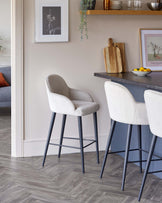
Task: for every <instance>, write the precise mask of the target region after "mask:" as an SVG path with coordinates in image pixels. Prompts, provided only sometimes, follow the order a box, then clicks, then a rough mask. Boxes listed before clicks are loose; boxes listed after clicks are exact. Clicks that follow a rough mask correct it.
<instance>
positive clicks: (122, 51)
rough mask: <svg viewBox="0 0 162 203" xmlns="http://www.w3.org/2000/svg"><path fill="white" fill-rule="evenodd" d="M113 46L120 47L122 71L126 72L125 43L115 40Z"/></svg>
mask: <svg viewBox="0 0 162 203" xmlns="http://www.w3.org/2000/svg"><path fill="white" fill-rule="evenodd" d="M114 46H115V47H118V48H119V49H120V52H121V57H122V68H123V70H122V72H126V60H125V43H122V42H115V43H114Z"/></svg>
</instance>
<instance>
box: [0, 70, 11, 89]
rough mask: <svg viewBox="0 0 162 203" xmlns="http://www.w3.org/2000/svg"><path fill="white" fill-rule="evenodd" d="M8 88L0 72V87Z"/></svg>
mask: <svg viewBox="0 0 162 203" xmlns="http://www.w3.org/2000/svg"><path fill="white" fill-rule="evenodd" d="M6 86H10V85H9V84H8V82H7V81H6V79H5V78H4V76H3V73H1V72H0V87H6Z"/></svg>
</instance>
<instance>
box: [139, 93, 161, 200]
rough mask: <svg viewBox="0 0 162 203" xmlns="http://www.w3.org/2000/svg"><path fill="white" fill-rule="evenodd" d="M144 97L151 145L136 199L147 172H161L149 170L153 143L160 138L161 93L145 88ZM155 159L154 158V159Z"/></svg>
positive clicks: (141, 190) (141, 191) (153, 147)
mask: <svg viewBox="0 0 162 203" xmlns="http://www.w3.org/2000/svg"><path fill="white" fill-rule="evenodd" d="M144 98H145V103H146V109H147V115H148V120H149V125H150V130H151V132H152V134H153V138H152V142H151V147H150V150H149V155H148V158H147V163H146V169H145V172H144V175H143V180H142V184H141V188H140V192H139V196H138V201H140V199H141V196H142V193H143V188H144V185H145V181H146V178H147V174H150V173H158V172H162V170H159V171H149V167H150V163H151V161H152V160H153V159H152V155H153V153H154V149H155V145H156V141H157V138H158V137H159V138H162V119H161V115H162V93H160V92H157V91H153V90H146V91H145V93H144ZM159 160H162V159H156V161H159ZM154 161H155V160H154Z"/></svg>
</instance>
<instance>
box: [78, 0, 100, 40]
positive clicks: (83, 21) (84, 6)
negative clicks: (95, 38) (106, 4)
mask: <svg viewBox="0 0 162 203" xmlns="http://www.w3.org/2000/svg"><path fill="white" fill-rule="evenodd" d="M95 5H96V0H81V2H80V10H81V13H80V26H79V30H80V34H81V39H83V38H84V36H85V38H86V39H88V20H87V10H94V9H95Z"/></svg>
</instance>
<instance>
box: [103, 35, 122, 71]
mask: <svg viewBox="0 0 162 203" xmlns="http://www.w3.org/2000/svg"><path fill="white" fill-rule="evenodd" d="M104 60H105V68H106V72H107V73H121V72H122V70H123V69H122V57H121V52H120V49H119V48H118V47H116V46H114V44H113V40H112V39H111V38H110V39H109V45H108V47H105V48H104Z"/></svg>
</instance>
